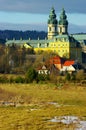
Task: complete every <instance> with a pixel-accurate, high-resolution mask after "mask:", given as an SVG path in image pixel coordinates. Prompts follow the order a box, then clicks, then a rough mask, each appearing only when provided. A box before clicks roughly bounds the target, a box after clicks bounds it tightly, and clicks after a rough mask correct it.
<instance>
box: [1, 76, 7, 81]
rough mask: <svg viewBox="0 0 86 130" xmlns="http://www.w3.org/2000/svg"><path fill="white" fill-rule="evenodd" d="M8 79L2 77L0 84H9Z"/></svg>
mask: <svg viewBox="0 0 86 130" xmlns="http://www.w3.org/2000/svg"><path fill="white" fill-rule="evenodd" d="M7 82H8V78H7V77H6V76H0V83H7Z"/></svg>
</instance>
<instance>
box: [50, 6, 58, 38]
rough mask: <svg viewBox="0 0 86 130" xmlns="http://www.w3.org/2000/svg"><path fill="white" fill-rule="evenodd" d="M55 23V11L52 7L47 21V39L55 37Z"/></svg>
mask: <svg viewBox="0 0 86 130" xmlns="http://www.w3.org/2000/svg"><path fill="white" fill-rule="evenodd" d="M57 23H58V22H57V19H56V14H55V10H54V8H53V7H52V8H51V11H50V14H49V19H48V36H47V37H48V39H52V38H53V36H56V35H57Z"/></svg>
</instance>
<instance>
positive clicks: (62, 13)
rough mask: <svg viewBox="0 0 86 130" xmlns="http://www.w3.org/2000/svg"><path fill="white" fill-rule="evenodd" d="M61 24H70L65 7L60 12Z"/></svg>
mask: <svg viewBox="0 0 86 130" xmlns="http://www.w3.org/2000/svg"><path fill="white" fill-rule="evenodd" d="M59 25H68V21H67V16H66V14H65V10H64V8H63V9H62V11H61V14H60V20H59Z"/></svg>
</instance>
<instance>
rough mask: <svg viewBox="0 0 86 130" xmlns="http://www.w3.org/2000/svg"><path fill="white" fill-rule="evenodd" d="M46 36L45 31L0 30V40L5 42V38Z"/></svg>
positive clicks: (42, 37)
mask: <svg viewBox="0 0 86 130" xmlns="http://www.w3.org/2000/svg"><path fill="white" fill-rule="evenodd" d="M45 37H47V33H46V32H44V31H35V30H34V31H33V30H32V31H14V30H3V31H2V30H0V42H1V41H2V43H3V42H5V40H6V39H10V40H11V39H13V38H15V39H16V40H19V39H20V38H22V39H29V38H30V39H38V38H39V39H45Z"/></svg>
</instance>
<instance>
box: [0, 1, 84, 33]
mask: <svg viewBox="0 0 86 130" xmlns="http://www.w3.org/2000/svg"><path fill="white" fill-rule="evenodd" d="M52 6H53V7H54V9H55V13H56V15H57V20H58V21H59V16H60V12H61V9H62V8H63V7H64V9H65V11H66V14H67V19H68V22H69V26H68V27H69V33H81V32H84V33H86V0H0V30H6V29H8V30H22V31H26V30H37V31H47V21H48V18H49V13H50V10H51V8H52Z"/></svg>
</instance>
